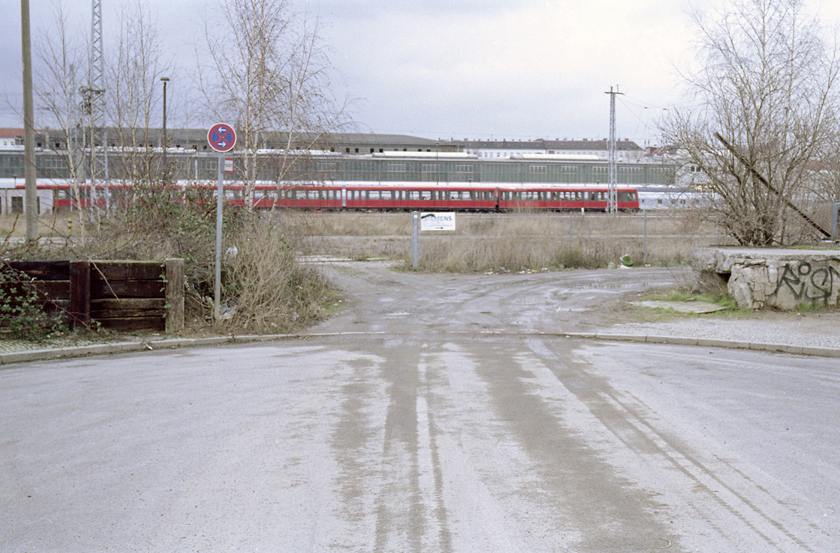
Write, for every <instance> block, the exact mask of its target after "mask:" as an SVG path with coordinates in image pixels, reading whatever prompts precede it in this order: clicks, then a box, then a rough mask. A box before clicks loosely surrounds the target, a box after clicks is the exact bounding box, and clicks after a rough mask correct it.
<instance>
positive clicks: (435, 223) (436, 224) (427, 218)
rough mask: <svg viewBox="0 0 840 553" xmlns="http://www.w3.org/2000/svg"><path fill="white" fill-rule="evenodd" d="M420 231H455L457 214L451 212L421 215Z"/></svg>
mask: <svg viewBox="0 0 840 553" xmlns="http://www.w3.org/2000/svg"><path fill="white" fill-rule="evenodd" d="M420 230H421V231H428V230H455V213H454V212H451V211H448V212H440V213H421V214H420Z"/></svg>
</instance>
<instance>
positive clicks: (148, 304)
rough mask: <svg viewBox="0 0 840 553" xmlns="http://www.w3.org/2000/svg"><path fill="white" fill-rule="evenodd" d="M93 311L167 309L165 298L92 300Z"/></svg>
mask: <svg viewBox="0 0 840 553" xmlns="http://www.w3.org/2000/svg"><path fill="white" fill-rule="evenodd" d="M90 308H91V309H99V310H109V309H110V310H114V311H118V310H120V309H165V308H166V299H164V298H121V299H115V298H102V299H95V300H91V302H90Z"/></svg>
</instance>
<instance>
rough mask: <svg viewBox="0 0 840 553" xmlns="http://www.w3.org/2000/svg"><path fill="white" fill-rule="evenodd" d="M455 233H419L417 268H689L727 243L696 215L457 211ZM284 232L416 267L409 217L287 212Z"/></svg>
mask: <svg viewBox="0 0 840 553" xmlns="http://www.w3.org/2000/svg"><path fill="white" fill-rule="evenodd" d="M456 225H457V230H456V231H455V232H442V233H432V232H427V233H421V235H420V243H419V253H420V259H419V267H418V269H419V270H421V271H433V272H473V273H475V272H520V271H541V270H558V269H564V268H569V269H595V268H607V267H610V266H613V267H617V266H619V265H620V264H622V262H621V258H623V257H625V256H627V257H626V259H629V260H631V263H632V264H633V265H635V266H642V265H654V266H673V265H682V264H685V263H687V262H688V259H689V256H690V254H691V252H692V250H694V249H695V248H697V247H703V246H711V245H717V244H720V243H722V241H723V243H726V241H725V240H726V239H725V237H722V236H721V235H720V233H719V232H718V231H717V229H716V228H715V226H714V225H712V224H711V223H708V222H704V221H703V220H701V219H699V218H697V217H694V216H693V215H692V214H691V213H690V212H685V211H677V212H667V213H666V212H662V213H655V214H648V217H647V239H646V238H645V234H646V233H645V216H644V214H643V213H635V214H629V213H627V214H620V215H607V214H596V213H586V214H581V213H579V212H574V213H524V212H521V213H510V214H495V213H459V214H458V215H457V220H456ZM281 226H282V228H283V229H284V230H287V231H288V233H289V234H290V235H291V236H297V237H299V238H298V239H297V240H298V241H297V242H296V246H297V247H298V248H299V249H300V250H301V251H305V252H307V253H310V254H327V255H335V256H341V257H347V258H350V259H370V258H388V259H396V260H398V261H400V262H401V264H402V266H404V267H405V268H411V266H412V264H411V217H410V214H408V213H320V214H308V213H287V212H284V213H283V215H282V224H281Z"/></svg>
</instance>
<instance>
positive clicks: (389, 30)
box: [0, 0, 840, 145]
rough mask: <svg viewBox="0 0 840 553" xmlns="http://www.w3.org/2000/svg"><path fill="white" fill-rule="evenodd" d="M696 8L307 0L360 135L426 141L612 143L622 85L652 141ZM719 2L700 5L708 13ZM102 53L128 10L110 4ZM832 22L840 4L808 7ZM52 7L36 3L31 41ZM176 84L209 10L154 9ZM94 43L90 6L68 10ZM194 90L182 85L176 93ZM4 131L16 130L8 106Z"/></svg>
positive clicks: (607, 0) (3, 21)
mask: <svg viewBox="0 0 840 553" xmlns="http://www.w3.org/2000/svg"><path fill="white" fill-rule="evenodd" d="M689 1H690V0H633V1H632V2H630V1H627V0H587V1H585V2H582V1H580V0H310V1H308V2H307V1H302V0H298V4H299V5H300V6H301V8H305V9H306V11H307V12H308V13H309V14H310V15H311V16H317V17H318V18H319V20H320V25H321V35H322V37H323V39H324V41H325V42H326V43H327V44H328V45H329V47H330V48H331V49H332V55H331V61H332V63H333V65H334V66H335V68H336V69H337V71H338V73H339V75H340V77H339V79H338V80H337V83H338V86H337V88H336V94H337V95H338V96H345V95H346V96H349V97H352V98H355V99H356V100H355V102H354V104H353V116H354V119H355V120H356V121H357V122H358V128H359V130H361V131H364V132H368V131H372V132H382V133H404V134H413V135H418V136H423V137H428V138H508V139H523V140H525V139H533V138H592V139H597V138H605V137H606V136H607V135H608V133H609V96H608V95H607V94H605V92H606V91H608V90H609V89H610V87H611V86H616V85H618V86H619V87H620V90H621V92H623V93H624V95H623V96H619V97H618V101H617V127H618V134H619V136H620V137H621V138H630V139H633V140H636V141H637V142H638V143H639V144H642V145H645V144H648V143H652V142H655V141H656V132H655V126H656V119H657V118H658V117H659V115H660V114H661V113H662V110H663V108H666V107H667V106H668V105H673V104H674V103H678V102H679V101H680V94H679V88H678V83H679V79H678V77H677V74H676V70H675V67H685V66H686V65H687V64H690V63H692V46H691V40H692V28H691V24H690V17H689V16H688V10H689ZM720 1H723V0H694V1H693V3H694V4H695V5H697V6H700V7H701V8H704V7H710V6H712V5H714V4H716V3H718V2H720ZM102 2H103V20H104V24H105V36H106V42H105V48H106V49H107V48H108V42H107V38H108V33H109V28H108V25H109V23H112V24H114V25H116V21H115V19H116V15H115V12H116V11H117V9H118V7H119V6H121V4H122V3H121V2H119V1H117V0H102ZM811 2H812V4H811V5H812V6H813V7H814V8H815V9H818V10H819V14H820V16H821V18H822V20H823V23H825V24H827V25H837V24H838V23H840V2H837V1H834V0H832V1H829V0H811ZM49 3H50V2H49V1H48V0H36V1H33V2H32V8H31V9H32V18H33V32H34V31H35V29H34V28H36V27H37V26H38V25H43V24H44V22H45V21H44V17H45V15H47V14H48V6H49ZM147 3H148V6H149V8H150V11H151V13H152V14H153V18H154V19H155V20H156V22H157V25H158V27H159V30H160V35H161V39H162V40H163V42H164V44H165V45H166V47H167V49H168V51H169V52H170V53H172V55H173V57H174V58H175V60H176V64H182V65H183V67H181V68H179V69H176V70H175V71H174V74H173V75H171V79H172V80H171V81H170V86H172V87H173V94H177V92H178V91H179V83H178V81H179V77H180V78H181V79H182V80H183V79H185V77H183V76H182V75H179V73H181V72H183V74H184V75H186V74H187V73H188V72H189V71H190V67H189V66H190V65H191V64H192V63H193V60H194V55H193V53H192V51H193V45H194V44H195V41H196V39H197V38H198V37H200V36H201V35H202V33H203V20H204V19H203V18H204V16H205V12H206V10H208V9H212V8H215V6H217V5H218V4H217V2H214V0H209V1H208V0H148V2H147ZM66 6H67V7H68V11H69V12H71V13H72V15H73V17H74V19H75V21H76V24H77V25H78V28H79V29H80V32H83V33H87V32H89V25H90V23H89V22H90V0H66ZM0 12H1V13H2V17H1V18H0V32H2V37H3V38H2V39H0V40H2V46H0V56H2V58H0V64H2V71H3V77H4V78H3V89H2V90H0V92H4V93H5V95H6V96H7V98H8V100H9V101H10V102H11V103H12V104H19V101H20V97H21V94H20V77H19V74H20V67H21V63H20V58H21V56H20V2H19V0H0ZM185 89H186V88H185V87H183V86H181V88H180V90H181V91H184V90H185ZM0 118H2V120H0V124H2V125H4V126H20V122H19V118H18V117H17V116H16V115H15V111H14V110H13V109H12V108H9V107H8V106H5V105H4V106H0Z"/></svg>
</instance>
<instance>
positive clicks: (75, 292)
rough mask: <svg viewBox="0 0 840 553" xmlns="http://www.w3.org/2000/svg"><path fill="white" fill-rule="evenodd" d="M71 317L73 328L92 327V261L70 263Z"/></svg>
mask: <svg viewBox="0 0 840 553" xmlns="http://www.w3.org/2000/svg"><path fill="white" fill-rule="evenodd" d="M70 318H71V319H72V324H73V328H90V262H89V261H73V262H72V263H70Z"/></svg>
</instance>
